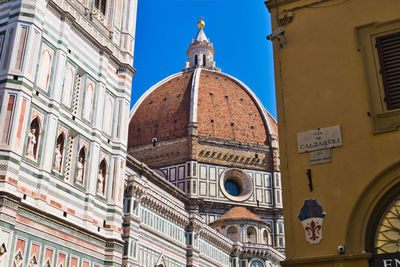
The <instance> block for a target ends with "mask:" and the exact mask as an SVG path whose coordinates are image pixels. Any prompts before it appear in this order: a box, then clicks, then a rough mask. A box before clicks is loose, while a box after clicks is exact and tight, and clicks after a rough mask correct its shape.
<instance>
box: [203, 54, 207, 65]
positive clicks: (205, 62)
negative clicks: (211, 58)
mask: <svg viewBox="0 0 400 267" xmlns="http://www.w3.org/2000/svg"><path fill="white" fill-rule="evenodd" d="M206 65H207V60H206V55H203V66H204V67H205V66H206Z"/></svg>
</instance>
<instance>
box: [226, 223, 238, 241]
mask: <svg viewBox="0 0 400 267" xmlns="http://www.w3.org/2000/svg"><path fill="white" fill-rule="evenodd" d="M226 235H227V236H228V238H230V239H232V240H233V241H239V232H238V229H237V228H236V227H235V226H231V227H229V228H228V230H227V231H226Z"/></svg>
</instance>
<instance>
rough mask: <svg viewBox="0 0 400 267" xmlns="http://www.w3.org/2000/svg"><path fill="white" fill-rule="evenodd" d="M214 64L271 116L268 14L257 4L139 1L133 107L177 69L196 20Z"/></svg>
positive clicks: (252, 0)
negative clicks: (245, 88) (248, 90)
mask: <svg viewBox="0 0 400 267" xmlns="http://www.w3.org/2000/svg"><path fill="white" fill-rule="evenodd" d="M200 16H202V17H204V21H205V23H206V26H205V28H204V31H205V33H206V35H207V37H208V38H210V41H211V42H212V43H213V44H214V49H215V52H216V53H215V57H214V60H215V61H216V66H217V67H219V68H221V69H222V72H224V73H227V74H229V75H232V76H234V77H236V78H238V79H239V80H241V81H242V82H244V83H245V84H247V86H249V87H250V88H251V90H253V91H254V92H255V94H256V95H257V96H258V97H259V98H260V100H261V102H262V103H263V105H264V107H265V108H266V109H267V110H268V111H269V112H270V113H271V114H272V115H273V116H274V117H275V118H276V102H275V87H274V72H273V58H272V44H271V42H270V41H268V40H266V38H265V37H266V36H267V35H268V34H269V33H270V32H271V23H270V14H269V12H268V10H267V8H266V7H265V5H264V1H262V0H248V1H239V0H138V11H137V24H136V44H135V60H134V64H133V66H134V67H135V69H136V75H135V77H134V78H133V81H132V103H131V106H133V104H134V103H135V102H136V101H137V100H138V99H139V98H140V96H141V95H142V94H143V93H144V92H145V91H146V90H147V89H149V88H150V87H151V86H152V85H153V84H155V83H157V82H159V81H160V80H162V79H164V78H166V77H167V76H169V75H171V74H174V73H177V72H179V71H181V70H182V69H183V67H184V64H185V62H186V61H187V55H186V50H187V48H188V47H189V44H190V42H191V40H192V39H193V38H195V36H196V33H197V30H198V28H197V22H198V19H199V17H200Z"/></svg>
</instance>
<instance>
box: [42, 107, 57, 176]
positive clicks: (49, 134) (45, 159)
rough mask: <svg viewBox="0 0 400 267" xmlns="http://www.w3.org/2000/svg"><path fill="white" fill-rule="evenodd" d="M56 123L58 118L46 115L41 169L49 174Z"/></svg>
mask: <svg viewBox="0 0 400 267" xmlns="http://www.w3.org/2000/svg"><path fill="white" fill-rule="evenodd" d="M57 122H58V118H57V117H56V116H55V115H54V114H48V116H47V125H46V130H45V133H44V136H43V149H42V167H43V169H44V170H45V171H47V172H50V171H51V168H52V162H53V156H54V146H55V139H56V134H57Z"/></svg>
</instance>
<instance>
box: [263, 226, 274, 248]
mask: <svg viewBox="0 0 400 267" xmlns="http://www.w3.org/2000/svg"><path fill="white" fill-rule="evenodd" d="M270 236H271V233H270V232H269V231H268V230H267V229H265V230H264V231H263V242H264V243H265V244H267V245H272V242H271V241H272V240H270Z"/></svg>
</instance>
